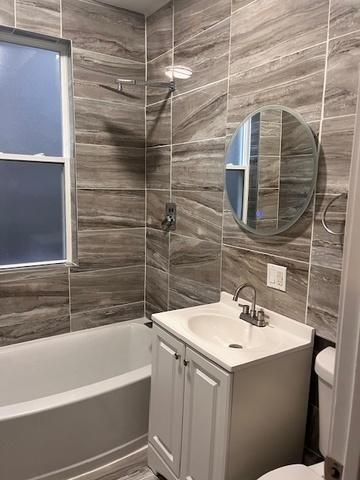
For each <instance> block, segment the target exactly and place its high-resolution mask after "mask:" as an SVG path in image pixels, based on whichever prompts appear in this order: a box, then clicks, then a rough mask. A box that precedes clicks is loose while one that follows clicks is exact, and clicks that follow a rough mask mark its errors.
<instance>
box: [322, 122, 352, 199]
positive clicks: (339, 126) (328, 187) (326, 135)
mask: <svg viewBox="0 0 360 480" xmlns="http://www.w3.org/2000/svg"><path fill="white" fill-rule="evenodd" d="M354 125H355V116H352V115H350V116H347V117H337V118H332V119H325V120H324V122H323V132H322V136H321V151H320V158H319V173H318V181H317V192H318V193H329V194H335V193H343V192H347V190H348V183H349V172H350V163H351V155H352V144H353V137H354Z"/></svg>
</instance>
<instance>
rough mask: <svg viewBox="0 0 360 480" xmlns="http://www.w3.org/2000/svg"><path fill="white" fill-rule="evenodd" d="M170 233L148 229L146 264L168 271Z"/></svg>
mask: <svg viewBox="0 0 360 480" xmlns="http://www.w3.org/2000/svg"><path fill="white" fill-rule="evenodd" d="M169 238H170V237H169V233H168V232H165V231H162V230H155V229H153V228H147V229H146V265H147V266H150V267H154V268H157V269H158V270H162V271H164V272H167V271H168V269H169Z"/></svg>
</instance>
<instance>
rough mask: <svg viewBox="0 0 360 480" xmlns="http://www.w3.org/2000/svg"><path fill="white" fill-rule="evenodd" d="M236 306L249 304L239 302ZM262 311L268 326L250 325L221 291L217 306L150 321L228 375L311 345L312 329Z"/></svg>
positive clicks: (205, 306)
mask: <svg viewBox="0 0 360 480" xmlns="http://www.w3.org/2000/svg"><path fill="white" fill-rule="evenodd" d="M239 303H241V304H249V302H247V301H245V300H243V299H239ZM257 308H259V307H257ZM263 310H264V312H265V318H266V320H267V321H268V325H267V326H266V327H256V326H254V325H250V324H249V323H247V322H245V321H244V320H241V319H240V318H239V316H240V313H241V308H240V307H239V306H238V305H237V304H236V302H234V301H233V300H232V296H231V295H229V294H228V293H225V292H223V293H222V294H221V301H220V302H218V303H212V304H209V305H202V306H199V307H191V308H184V309H181V310H174V311H170V312H164V313H156V314H154V315H153V316H152V319H153V321H154V322H155V323H157V324H158V325H159V326H160V327H162V328H164V329H165V330H167V331H168V332H170V333H172V334H173V335H175V336H176V337H179V338H181V339H182V340H183V341H184V342H185V343H187V344H188V345H189V346H192V347H193V348H194V349H196V350H198V351H199V352H200V353H202V354H203V355H205V356H206V357H208V358H210V359H211V360H213V361H214V362H215V363H217V364H218V365H220V366H222V367H223V368H225V369H226V370H228V371H230V372H231V371H234V370H237V369H239V368H242V367H245V366H246V364H249V363H250V362H258V361H262V360H264V359H265V358H268V357H270V356H274V355H284V354H286V353H287V352H290V351H294V350H300V349H303V348H307V347H308V346H309V345H311V344H312V343H313V338H314V329H313V328H311V327H309V326H307V325H304V324H303V323H300V322H296V321H294V320H291V319H290V318H287V317H284V316H283V315H280V314H278V313H276V312H272V311H270V310H267V309H263Z"/></svg>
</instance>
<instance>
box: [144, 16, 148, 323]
mask: <svg viewBox="0 0 360 480" xmlns="http://www.w3.org/2000/svg"><path fill="white" fill-rule="evenodd" d="M144 21H145V29H144V30H145V31H144V43H145V59H144V60H145V80H147V78H148V61H147V56H148V45H147V18H146V17H145V19H144ZM144 90H145V97H144V117H145V122H144V123H145V125H144V136H145V145H144V217H145V218H144V225H145V228H144V237H145V248H144V318H146V315H147V311H146V296H147V289H146V287H147V282H146V275H147V126H146V104H147V86H145V89H144Z"/></svg>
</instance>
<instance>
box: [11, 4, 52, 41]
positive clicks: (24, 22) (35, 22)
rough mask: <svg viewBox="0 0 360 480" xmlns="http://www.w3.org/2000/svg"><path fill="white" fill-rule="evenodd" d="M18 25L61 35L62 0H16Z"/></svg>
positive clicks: (34, 30)
mask: <svg viewBox="0 0 360 480" xmlns="http://www.w3.org/2000/svg"><path fill="white" fill-rule="evenodd" d="M16 26H17V28H22V29H24V30H31V31H32V32H37V33H42V34H45V35H53V36H56V37H59V36H60V0H36V1H34V0H32V1H29V0H16Z"/></svg>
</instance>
